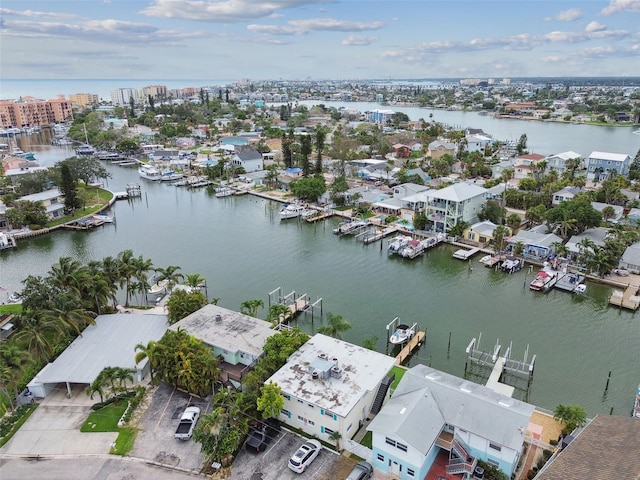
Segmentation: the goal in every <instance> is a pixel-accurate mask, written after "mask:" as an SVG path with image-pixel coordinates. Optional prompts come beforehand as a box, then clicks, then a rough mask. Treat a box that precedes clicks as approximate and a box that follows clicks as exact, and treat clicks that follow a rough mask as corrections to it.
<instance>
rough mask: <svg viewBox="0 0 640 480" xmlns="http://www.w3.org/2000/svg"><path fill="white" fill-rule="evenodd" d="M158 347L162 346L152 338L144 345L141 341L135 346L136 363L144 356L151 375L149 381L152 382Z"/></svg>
mask: <svg viewBox="0 0 640 480" xmlns="http://www.w3.org/2000/svg"><path fill="white" fill-rule="evenodd" d="M159 348H162V347H161V346H159V344H158V343H157V342H154V341H153V340H150V341H149V342H147V344H146V345H144V344H142V343H138V344H137V345H136V346H135V351H136V356H135V362H136V365H138V364H139V363H140V362H141V361H143V360H144V359H145V358H146V359H147V362H149V374H150V375H151V383H154V379H153V375H154V373H155V369H156V364H157V357H156V353H157V352H158V349H159Z"/></svg>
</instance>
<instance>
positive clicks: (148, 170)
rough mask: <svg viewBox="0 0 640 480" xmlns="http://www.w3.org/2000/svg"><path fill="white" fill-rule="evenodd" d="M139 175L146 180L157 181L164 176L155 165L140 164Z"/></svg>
mask: <svg viewBox="0 0 640 480" xmlns="http://www.w3.org/2000/svg"><path fill="white" fill-rule="evenodd" d="M138 175H140V176H141V177H142V178H144V179H146V180H152V181H154V182H155V181H157V180H160V178H161V177H162V172H161V171H160V170H158V169H157V168H156V167H154V166H153V165H140V168H138Z"/></svg>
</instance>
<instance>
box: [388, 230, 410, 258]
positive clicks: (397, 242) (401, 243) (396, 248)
mask: <svg viewBox="0 0 640 480" xmlns="http://www.w3.org/2000/svg"><path fill="white" fill-rule="evenodd" d="M411 240H412V238H411V237H410V236H408V235H402V234H400V235H396V236H395V237H393V239H392V240H391V241H389V253H390V254H391V253H400V251H401V250H402V249H403V248H404V247H406V246H407V245H409V242H410V241H411Z"/></svg>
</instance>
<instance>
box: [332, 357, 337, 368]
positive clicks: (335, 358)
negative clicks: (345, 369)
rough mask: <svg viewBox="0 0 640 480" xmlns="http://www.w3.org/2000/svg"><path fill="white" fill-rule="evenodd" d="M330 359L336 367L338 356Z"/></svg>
mask: <svg viewBox="0 0 640 480" xmlns="http://www.w3.org/2000/svg"><path fill="white" fill-rule="evenodd" d="M331 361H332V362H333V364H334V365H335V366H336V367H337V366H338V357H333V358H332V359H331Z"/></svg>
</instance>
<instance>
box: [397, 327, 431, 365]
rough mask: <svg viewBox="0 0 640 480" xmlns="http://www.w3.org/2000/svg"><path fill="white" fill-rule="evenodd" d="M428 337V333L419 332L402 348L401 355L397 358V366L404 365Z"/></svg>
mask: <svg viewBox="0 0 640 480" xmlns="http://www.w3.org/2000/svg"><path fill="white" fill-rule="evenodd" d="M426 336H427V333H426V332H423V331H420V330H418V331H417V332H416V334H415V335H414V336H413V337H412V338H411V340H409V341H408V342H407V344H406V345H405V346H404V347H402V350H400V353H399V354H398V355H397V356H396V365H402V364H403V363H404V361H405V360H406V359H407V357H408V356H409V355H411V353H412V352H413V351H414V350H415V349H416V348H418V346H420V345H421V344H422V341H423V340H424V339H425V337H426Z"/></svg>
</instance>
